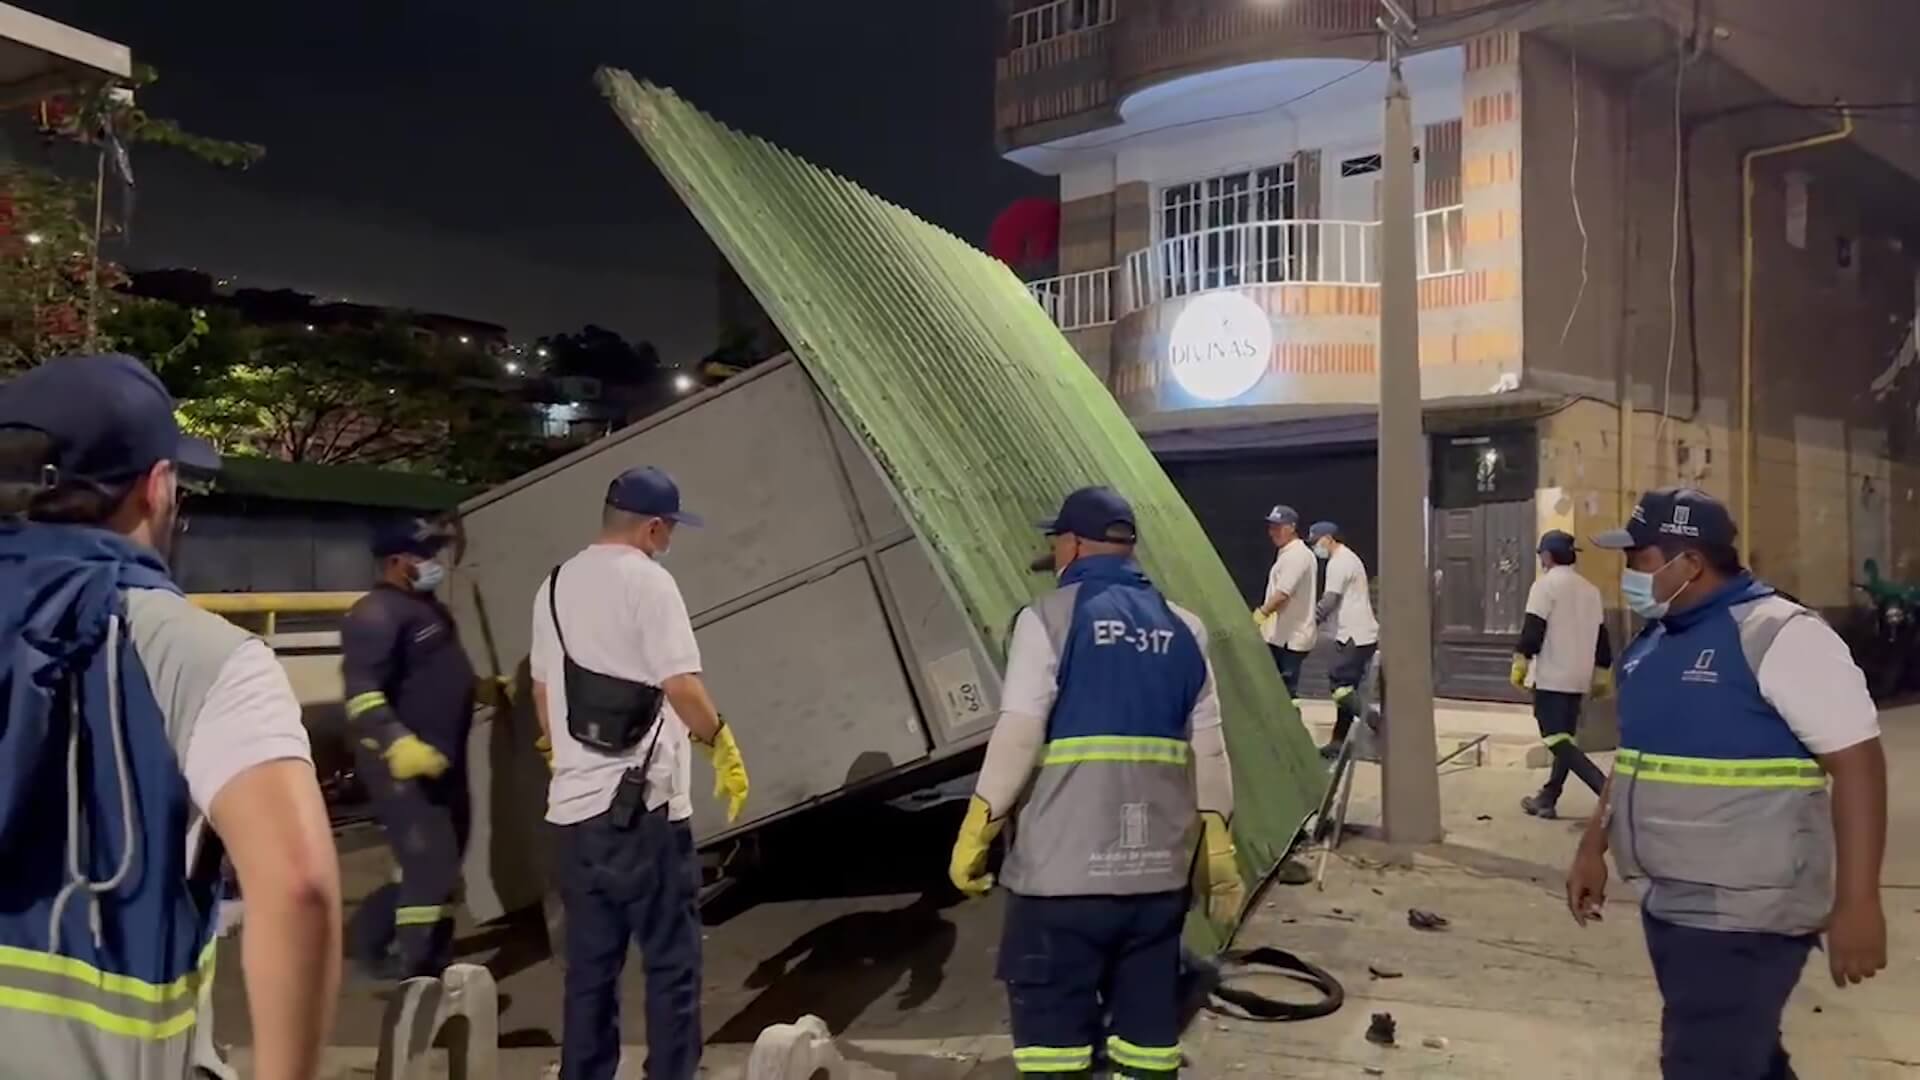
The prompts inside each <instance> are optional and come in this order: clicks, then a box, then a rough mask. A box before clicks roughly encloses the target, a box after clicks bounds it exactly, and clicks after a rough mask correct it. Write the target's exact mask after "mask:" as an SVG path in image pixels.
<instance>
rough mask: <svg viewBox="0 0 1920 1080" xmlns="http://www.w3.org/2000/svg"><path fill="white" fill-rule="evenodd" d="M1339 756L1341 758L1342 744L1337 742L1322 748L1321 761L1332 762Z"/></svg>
mask: <svg viewBox="0 0 1920 1080" xmlns="http://www.w3.org/2000/svg"><path fill="white" fill-rule="evenodd" d="M1339 756H1340V744H1339V743H1337V742H1330V743H1328V744H1327V745H1325V746H1323V747H1321V748H1320V760H1322V761H1332V760H1333V759H1334V758H1337V757H1339Z"/></svg>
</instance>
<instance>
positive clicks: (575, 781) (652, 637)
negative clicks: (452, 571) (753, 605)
mask: <svg viewBox="0 0 1920 1080" xmlns="http://www.w3.org/2000/svg"><path fill="white" fill-rule="evenodd" d="M558 600H559V609H560V620H561V624H562V629H564V630H565V631H566V637H567V653H568V655H570V656H572V657H573V662H574V663H576V664H579V665H580V666H581V667H584V668H587V669H588V670H590V671H597V672H599V673H601V674H602V675H612V676H614V677H616V678H621V679H631V680H633V681H635V682H642V683H647V684H649V685H651V686H661V685H664V684H665V683H666V681H667V680H668V679H671V678H673V677H674V676H676V675H697V674H699V673H700V646H699V644H698V643H697V642H695V641H694V637H693V623H692V621H691V620H689V619H688V617H687V604H686V601H685V600H684V599H682V598H681V596H680V586H679V584H678V583H677V582H675V581H674V580H673V575H672V574H670V573H668V572H667V570H666V568H665V567H663V566H661V565H660V564H659V563H658V562H656V561H654V559H653V558H652V557H650V556H648V555H647V554H646V553H645V552H642V551H640V550H638V549H636V548H631V547H628V546H626V545H624V544H595V545H593V546H592V547H589V548H587V549H586V550H585V551H582V552H581V553H580V554H578V555H575V556H574V557H573V558H571V559H568V560H567V561H566V563H565V564H564V565H562V566H561V568H560V589H559V598H558ZM531 654H532V655H531V657H530V659H529V663H530V664H531V666H532V668H533V677H534V678H535V679H536V680H538V681H540V682H541V683H544V684H545V685H546V688H547V723H548V728H549V736H550V737H551V738H552V740H553V778H552V780H551V782H550V783H549V784H548V785H547V820H548V821H551V822H553V823H554V824H555V825H575V824H578V823H580V822H582V821H585V820H587V819H588V818H592V817H597V816H599V815H600V814H603V813H605V812H606V810H607V808H608V807H609V806H612V805H613V795H614V791H615V789H616V788H618V787H619V785H620V778H621V777H622V776H625V775H626V773H627V770H629V769H632V768H635V767H636V766H638V765H639V764H640V761H641V759H643V758H645V757H646V755H647V748H648V746H650V745H653V744H654V737H655V733H654V732H653V731H649V732H648V733H647V734H646V735H645V736H643V737H642V738H641V740H640V742H639V743H638V744H637V745H636V746H634V747H633V748H632V749H631V750H628V751H627V752H625V753H623V754H603V753H601V752H600V751H598V750H593V749H590V748H588V747H586V746H583V745H581V744H580V743H579V742H578V741H577V740H576V739H574V737H573V736H572V735H570V734H568V731H567V687H566V678H565V676H564V668H563V665H562V663H561V655H560V638H559V636H558V635H557V634H555V633H554V626H553V618H552V615H551V614H550V611H549V608H548V604H547V583H546V582H545V581H542V582H541V583H540V588H539V590H538V591H537V592H535V593H534V597H533V648H532V650H531ZM658 735H659V742H658V745H656V746H654V749H653V760H652V761H651V763H649V764H648V766H647V809H649V810H655V809H658V808H660V807H661V806H665V807H666V808H667V817H668V818H670V819H671V820H674V821H685V820H686V819H688V818H690V817H692V816H693V800H692V799H691V798H690V797H689V796H688V791H689V789H690V788H691V786H692V784H691V779H692V778H691V761H690V759H691V757H692V741H691V740H690V739H689V738H688V736H687V728H686V725H685V724H684V723H682V722H681V720H680V717H679V715H678V714H676V713H675V712H674V711H673V706H672V705H671V704H663V705H662V706H661V710H660V723H659V731H658Z"/></svg>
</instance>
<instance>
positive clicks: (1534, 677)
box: [1527, 566, 1605, 694]
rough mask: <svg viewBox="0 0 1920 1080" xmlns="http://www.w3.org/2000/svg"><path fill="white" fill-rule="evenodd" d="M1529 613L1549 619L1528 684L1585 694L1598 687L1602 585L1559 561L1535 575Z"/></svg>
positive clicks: (1529, 594)
mask: <svg viewBox="0 0 1920 1080" xmlns="http://www.w3.org/2000/svg"><path fill="white" fill-rule="evenodd" d="M1527 614H1529V615H1538V616H1539V617H1540V618H1542V619H1544V620H1546V623H1547V636H1546V639H1545V640H1544V641H1543V642H1541V644H1540V653H1539V655H1538V656H1535V657H1534V658H1533V669H1532V673H1531V674H1530V675H1529V676H1528V683H1529V685H1531V686H1532V687H1533V688H1534V689H1535V690H1549V691H1552V692H1554V693H1560V694H1584V693H1586V692H1587V691H1588V690H1589V689H1591V688H1592V686H1593V653H1594V649H1595V648H1596V647H1598V645H1599V641H1600V622H1601V620H1602V619H1603V618H1604V617H1605V616H1604V615H1603V614H1602V613H1601V609H1600V590H1599V589H1597V588H1595V587H1594V585H1593V582H1591V581H1588V580H1587V579H1586V578H1584V577H1581V576H1580V571H1578V570H1575V569H1574V568H1573V567H1571V566H1556V567H1554V568H1553V569H1551V570H1548V571H1547V572H1546V573H1544V574H1541V575H1540V576H1539V577H1537V578H1535V579H1533V587H1532V588H1531V589H1528V590H1527Z"/></svg>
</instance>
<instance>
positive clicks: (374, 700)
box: [347, 690, 387, 720]
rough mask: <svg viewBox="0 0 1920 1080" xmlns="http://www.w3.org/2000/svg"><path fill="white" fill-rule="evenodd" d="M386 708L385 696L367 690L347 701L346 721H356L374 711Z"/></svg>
mask: <svg viewBox="0 0 1920 1080" xmlns="http://www.w3.org/2000/svg"><path fill="white" fill-rule="evenodd" d="M386 707H387V695H385V694H383V693H381V692H380V691H378V690H369V691H367V692H366V693H364V694H355V695H353V696H352V697H350V698H348V699H347V719H349V720H358V719H359V718H360V717H362V716H364V715H365V714H367V713H370V712H372V711H373V710H375V709H384V708H386Z"/></svg>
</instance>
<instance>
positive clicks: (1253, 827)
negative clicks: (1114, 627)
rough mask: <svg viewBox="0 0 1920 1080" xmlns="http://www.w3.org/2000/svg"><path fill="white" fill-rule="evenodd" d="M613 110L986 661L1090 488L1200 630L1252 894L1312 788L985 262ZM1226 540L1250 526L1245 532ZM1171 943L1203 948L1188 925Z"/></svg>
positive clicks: (702, 123)
mask: <svg viewBox="0 0 1920 1080" xmlns="http://www.w3.org/2000/svg"><path fill="white" fill-rule="evenodd" d="M600 82H601V86H602V89H603V90H605V92H606V94H607V96H608V97H609V98H610V99H611V100H612V102H613V106H614V109H615V111H616V112H617V113H618V114H619V115H620V117H621V119H622V120H624V121H625V122H626V124H627V126H628V127H629V128H630V129H631V130H632V131H633V133H634V135H635V136H636V137H637V138H638V139H639V140H640V142H641V144H642V145H643V146H645V147H646V149H647V152H648V153H649V154H650V155H651V156H652V157H653V160H654V161H655V162H656V163H657V164H658V165H659V167H660V170H661V171H662V172H663V173H665V174H666V176H667V178H668V179H669V180H670V181H671V182H672V183H673V185H674V188H675V189H676V190H677V191H678V192H679V194H680V197H681V198H682V199H684V200H685V201H686V203H687V205H688V206H689V207H690V208H692V210H693V212H694V215H695V216H696V217H697V218H699V220H700V223H701V224H702V225H703V226H704V227H705V228H706V230H707V232H708V233H709V234H711V235H712V237H713V239H714V241H715V242H716V243H717V244H718V245H719V246H720V250H721V251H722V252H723V253H725V255H726V257H727V259H728V260H729V261H730V262H731V263H732V264H733V266H734V268H735V269H736V270H738V271H739V273H740V276H741V278H742V279H743V280H744V281H745V282H746V283H747V285H748V286H749V287H750V288H751V289H752V290H753V292H754V295H756V296H757V297H758V298H759V299H760V302H761V303H762V304H763V305H765V307H766V309H767V311H768V312H769V313H770V314H772V316H773V318H774V321H775V322H776V323H778V324H779V327H780V330H781V332H782V333H783V334H785V335H786V338H787V340H788V341H789V342H791V343H792V346H793V349H794V351H795V353H797V354H798V355H799V357H800V359H801V361H802V362H803V363H804V364H805V365H806V368H807V371H808V372H809V373H810V374H811V375H812V376H813V379H814V381H815V382H816V383H818V385H819V386H820V388H821V390H822V392H823V393H824V394H825V395H826V396H827V398H828V400H829V401H831V402H832V403H833V405H834V407H835V409H836V410H837V411H838V412H839V414H840V416H841V418H842V419H843V420H844V421H845V422H846V424H847V426H848V427H849V428H850V429H851V430H852V431H854V432H855V433H856V434H857V435H858V436H859V437H860V438H861V439H863V440H864V441H865V443H866V445H867V447H868V448H869V450H870V451H871V452H872V454H873V456H874V457H875V458H876V459H877V460H878V462H879V463H880V465H881V467H882V468H883V469H884V470H885V472H886V473H887V475H888V476H889V477H890V478H891V479H892V481H893V483H894V485H895V487H896V488H897V489H898V491H899V492H900V494H901V496H902V501H903V502H904V503H905V504H906V508H907V511H908V513H909V514H910V516H911V517H912V519H913V523H914V526H915V528H916V530H917V531H918V532H919V534H920V535H921V536H922V537H923V538H924V539H925V541H926V542H927V544H928V545H929V546H930V547H931V549H932V551H933V553H934V556H935V559H936V561H937V563H938V564H939V565H940V566H941V567H942V568H943V569H944V571H945V573H946V575H947V577H948V579H949V580H950V581H951V582H952V584H953V586H954V587H955V590H956V591H957V593H958V595H959V598H960V601H961V603H962V604H963V605H964V606H965V608H966V610H967V614H968V616H969V617H970V618H971V619H972V620H973V621H974V624H975V625H976V626H977V627H978V628H979V630H980V633H981V635H982V636H983V637H984V638H985V639H986V640H987V641H988V642H989V643H990V644H991V647H992V648H993V649H994V651H995V652H996V654H997V655H999V656H1001V657H1002V659H1004V649H1005V645H1006V632H1007V629H1008V627H1009V626H1010V624H1011V621H1012V618H1013V615H1014V613H1015V612H1016V611H1017V610H1018V609H1019V608H1020V607H1021V606H1022V605H1024V604H1026V603H1028V602H1029V601H1030V600H1032V599H1033V598H1034V597H1035V596H1036V595H1037V594H1038V593H1040V592H1041V591H1043V590H1044V589H1045V588H1046V587H1047V582H1046V580H1045V579H1044V578H1040V577H1037V576H1035V575H1033V574H1032V573H1030V572H1028V570H1027V564H1028V563H1029V562H1030V561H1031V560H1032V558H1033V556H1034V555H1035V554H1037V553H1038V552H1039V550H1040V540H1039V537H1038V535H1037V533H1036V531H1035V529H1034V526H1033V523H1034V522H1035V521H1037V520H1039V519H1040V518H1041V517H1042V516H1044V515H1045V514H1046V513H1048V512H1050V511H1051V510H1052V509H1054V508H1055V507H1056V506H1057V505H1058V503H1059V500H1060V498H1061V497H1062V496H1063V495H1065V494H1066V493H1067V492H1068V491H1070V490H1072V489H1074V488H1076V487H1080V486H1083V485H1086V484H1095V483H1101V484H1109V485H1111V486H1113V487H1114V488H1116V489H1118V490H1119V491H1121V492H1122V493H1123V494H1125V495H1126V496H1127V497H1128V498H1129V499H1131V500H1132V501H1133V504H1134V506H1135V508H1136V511H1137V512H1138V514H1139V515H1140V523H1141V532H1142V538H1143V544H1142V549H1141V560H1142V562H1143V563H1144V564H1145V566H1146V569H1147V571H1148V573H1149V574H1151V575H1152V577H1153V579H1154V580H1155V581H1156V582H1157V583H1159V585H1160V586H1161V587H1162V588H1163V589H1164V590H1165V591H1166V593H1167V594H1168V595H1169V596H1170V597H1171V598H1173V599H1174V600H1175V601H1177V602H1179V603H1180V604H1183V605H1185V606H1186V607H1188V608H1190V609H1192V610H1193V611H1195V612H1197V613H1198V614H1199V615H1200V616H1201V617H1202V618H1203V619H1204V620H1205V621H1206V623H1207V625H1208V627H1209V628H1210V630H1211V633H1212V640H1213V661H1214V665H1215V670H1216V675H1217V678H1218V680H1219V685H1220V693H1221V697H1222V704H1223V706H1224V709H1225V713H1226V718H1227V741H1228V746H1229V749H1230V751H1231V753H1232V755H1233V763H1234V775H1235V781H1236V791H1237V802H1238V810H1237V813H1236V817H1235V822H1234V826H1235V833H1236V834H1237V836H1238V840H1239V846H1240V852H1241V855H1242V860H1243V864H1244V869H1245V870H1246V871H1247V872H1248V876H1249V878H1251V879H1256V880H1257V879H1260V878H1264V877H1265V875H1266V874H1267V873H1268V872H1270V871H1271V870H1272V869H1273V867H1274V865H1275V864H1276V863H1277V862H1278V860H1279V859H1280V858H1281V857H1282V856H1283V855H1285V853H1286V851H1287V848H1288V846H1289V845H1290V844H1291V842H1292V840H1293V837H1294V835H1295V834H1296V832H1297V831H1298V829H1299V826H1300V824H1301V822H1302V821H1304V820H1305V818H1306V816H1307V814H1308V812H1309V811H1310V809H1311V808H1312V806H1313V805H1314V804H1315V803H1316V802H1317V801H1318V799H1319V797H1320V794H1321V792H1322V791H1323V790H1324V786H1325V783H1326V776H1325V772H1324V770H1323V769H1322V767H1321V765H1320V763H1319V759H1318V757H1317V756H1316V755H1315V754H1314V751H1313V747H1312V744H1311V741H1310V739H1309V738H1308V736H1307V734H1306V731H1305V729H1304V728H1303V727H1302V726H1301V724H1300V718H1299V713H1298V712H1297V711H1296V710H1295V709H1294V707H1293V704H1292V702H1291V701H1289V700H1288V699H1287V694H1286V689H1285V687H1284V686H1283V685H1282V684H1281V682H1280V679H1279V676H1278V675H1277V674H1276V672H1275V671H1274V666H1273V662H1272V660H1271V659H1270V657H1269V655H1268V653H1267V649H1266V646H1265V645H1264V644H1262V643H1261V641H1260V640H1259V638H1258V637H1257V635H1256V634H1255V632H1254V629H1253V625H1252V620H1251V619H1250V618H1249V617H1248V615H1247V611H1246V608H1245V607H1244V606H1243V605H1242V603H1241V601H1240V596H1239V593H1238V591H1237V590H1236V589H1235V588H1234V585H1233V582H1232V581H1231V579H1229V577H1228V576H1227V571H1226V567H1225V566H1224V565H1222V564H1221V562H1220V558H1219V556H1218V555H1217V554H1215V552H1214V550H1213V547H1212V545H1211V544H1210V543H1209V542H1208V541H1207V538H1206V536H1205V534H1203V533H1202V532H1201V531H1200V525H1199V523H1198V522H1197V521H1195V520H1194V517H1193V514H1192V512H1191V511H1190V510H1189V509H1188V508H1187V505H1186V503H1185V502H1184V501H1183V500H1182V499H1181V498H1180V496H1179V494H1178V493H1177V492H1175V491H1174V488H1173V484H1172V483H1171V482H1170V481H1168V479H1167V476H1166V474H1165V473H1164V472H1162V471H1161V469H1160V466H1159V464H1158V463H1157V462H1155V461H1154V459H1153V457H1152V455H1151V454H1149V453H1148V451H1147V448H1146V445H1145V444H1144V443H1142V442H1141V441H1140V438H1139V436H1138V435H1137V434H1136V433H1135V432H1134V430H1133V427H1132V426H1131V425H1130V424H1129V423H1128V422H1127V419H1126V417H1125V416H1123V415H1122V414H1121V412H1120V409H1119V407H1118V406H1117V405H1116V404H1115V403H1114V401H1113V398H1112V396H1111V395H1109V394H1108V392H1107V390H1106V387H1104V386H1102V385H1101V383H1100V381H1099V380H1098V379H1096V378H1095V377H1094V376H1093V374H1092V372H1091V371H1089V370H1088V368H1087V366H1086V364H1084V363H1083V362H1082V361H1081V360H1080V358H1079V356H1078V355H1076V354H1075V353H1074V351H1073V348H1072V347H1071V346H1070V345H1068V343H1067V341H1066V340H1065V339H1064V338H1062V337H1061V336H1060V333H1059V331H1057V330H1056V329H1055V328H1054V326H1053V324H1052V323H1051V322H1050V321H1049V320H1048V319H1047V317H1046V315H1045V314H1044V313H1043V312H1042V311H1041V309H1040V307H1039V305H1037V304H1035V303H1034V302H1033V301H1032V299H1031V298H1030V297H1029V296H1028V294H1027V291H1026V289H1025V287H1024V286H1023V285H1022V284H1021V283H1020V281H1019V280H1018V279H1017V278H1016V277H1014V275H1013V274H1012V273H1011V272H1010V271H1008V270H1007V268H1006V267H1004V266H1002V265H1001V264H1000V263H998V262H996V261H995V260H993V259H991V258H989V257H988V256H986V255H984V254H982V253H980V252H978V251H976V250H974V249H973V248H971V247H969V246H968V245H967V244H965V243H963V242H962V241H960V240H958V239H957V238H955V237H953V236H951V235H948V234H947V233H945V232H942V231H941V230H939V229H937V228H934V227H933V226H931V225H928V224H926V223H925V222H923V221H920V220H919V219H917V218H915V217H914V216H913V215H912V214H909V213H908V212H906V211H905V210H902V209H900V208H899V207H897V206H893V205H890V204H888V203H886V202H884V201H882V200H881V199H879V198H876V197H875V196H873V195H871V194H869V193H867V192H865V191H863V190H861V189H860V188H859V187H857V186H855V185H854V184H852V183H850V182H848V181H846V180H844V179H841V178H840V177H837V176H834V175H832V174H830V173H827V172H825V171H823V170H821V169H818V168H815V167H813V166H811V165H809V164H807V163H806V162H804V161H801V160H799V159H798V158H795V157H793V156H792V155H789V154H787V153H785V152H783V151H781V150H780V149H778V148H777V147H774V146H772V145H770V144H768V143H766V142H763V141H761V140H759V139H754V138H750V137H747V136H744V135H741V134H739V133H737V132H734V131H732V130H730V129H728V128H726V127H725V126H723V125H721V124H719V123H718V122H716V121H714V120H712V119H710V118H709V117H707V116H706V115H704V114H702V113H701V112H700V111H699V110H697V109H695V108H693V107H692V106H690V105H688V104H687V103H686V102H684V101H682V100H681V99H680V98H679V97H677V96H676V95H674V94H673V93H672V92H671V91H668V90H664V89H661V88H659V87H655V86H652V85H642V84H639V83H637V82H635V81H634V79H633V78H632V76H630V75H628V74H627V73H625V72H621V71H611V70H603V71H602V72H601V74H600ZM1247 527H1248V528H1259V527H1260V524H1259V521H1258V518H1257V517H1250V518H1249V519H1248V526H1247ZM1190 930H1191V931H1192V932H1191V934H1190V937H1191V938H1192V939H1193V941H1194V943H1195V944H1196V945H1199V946H1214V945H1217V944H1218V942H1217V941H1215V940H1212V938H1211V936H1210V935H1207V934H1206V933H1205V932H1204V930H1203V929H1202V928H1200V927H1199V926H1198V924H1197V920H1196V925H1195V926H1193V927H1191V928H1190Z"/></svg>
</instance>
